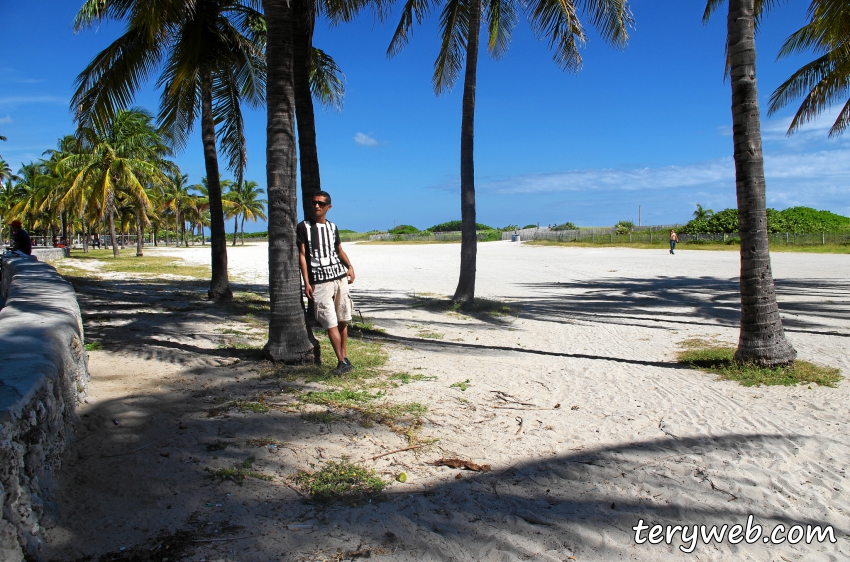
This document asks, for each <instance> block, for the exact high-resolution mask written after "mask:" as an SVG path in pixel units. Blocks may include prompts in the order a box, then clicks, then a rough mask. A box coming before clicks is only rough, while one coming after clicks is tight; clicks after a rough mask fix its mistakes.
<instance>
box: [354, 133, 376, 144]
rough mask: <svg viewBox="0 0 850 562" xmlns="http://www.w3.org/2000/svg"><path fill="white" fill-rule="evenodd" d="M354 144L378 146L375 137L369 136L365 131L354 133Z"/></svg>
mask: <svg viewBox="0 0 850 562" xmlns="http://www.w3.org/2000/svg"><path fill="white" fill-rule="evenodd" d="M354 144H356V145H358V146H378V145H379V144H381V143H379V142H378V140H377V139H375V138H373V137H370V136H369V135H367V134H366V133H357V134H356V135H354Z"/></svg>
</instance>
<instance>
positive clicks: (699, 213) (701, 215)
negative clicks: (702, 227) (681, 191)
mask: <svg viewBox="0 0 850 562" xmlns="http://www.w3.org/2000/svg"><path fill="white" fill-rule="evenodd" d="M713 216H714V209H706V208H705V207H703V206H702V205H700V204H699V203H697V210H696V211H694V218H695V219H697V220H701V219H710V218H711V217H713Z"/></svg>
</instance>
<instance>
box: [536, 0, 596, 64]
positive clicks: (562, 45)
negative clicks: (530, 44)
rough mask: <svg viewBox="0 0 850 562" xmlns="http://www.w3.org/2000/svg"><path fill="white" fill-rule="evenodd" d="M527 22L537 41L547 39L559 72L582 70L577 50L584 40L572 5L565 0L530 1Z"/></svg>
mask: <svg viewBox="0 0 850 562" xmlns="http://www.w3.org/2000/svg"><path fill="white" fill-rule="evenodd" d="M527 9H528V19H529V22H530V23H531V29H532V31H533V32H534V34H535V35H536V36H537V37H538V39H541V40H544V39H548V41H549V48H550V49H553V51H554V54H553V57H552V58H553V60H554V61H555V64H557V65H558V67H559V68H561V69H562V70H566V71H569V72H577V71H578V70H580V69H581V64H582V62H581V54H580V53H579V48H580V47H582V46H583V45H584V44H585V42H586V41H587V37H586V36H585V33H584V28H583V27H582V25H581V22H580V21H579V19H578V14H577V13H576V10H575V5H574V4H573V2H567V1H565V0H530V1H529V3H528V8H527Z"/></svg>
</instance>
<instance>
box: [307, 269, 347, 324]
mask: <svg viewBox="0 0 850 562" xmlns="http://www.w3.org/2000/svg"><path fill="white" fill-rule="evenodd" d="M313 300H314V301H315V302H316V320H317V321H318V322H319V323H320V324H321V325H322V328H324V329H325V330H327V329H330V328H334V327H336V326H337V325H338V324H339V323H340V322H351V313H352V312H353V311H354V303H352V302H351V295H349V294H348V277H343V278H342V279H334V280H333V281H328V282H327V283H318V284H316V285H313Z"/></svg>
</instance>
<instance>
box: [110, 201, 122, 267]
mask: <svg viewBox="0 0 850 562" xmlns="http://www.w3.org/2000/svg"><path fill="white" fill-rule="evenodd" d="M109 199H110V201H109V211H108V213H109V239H110V240H111V241H112V255H113V257H116V258H117V257H118V256H120V255H121V252H119V251H118V237H117V236H115V216H114V214H115V211H114V210H113V209H112V197H110V198H109Z"/></svg>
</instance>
